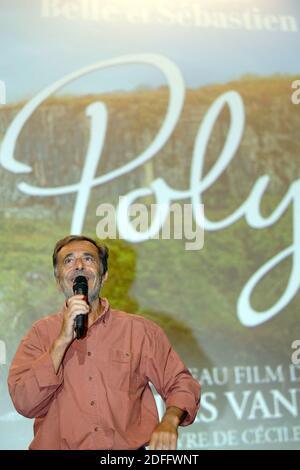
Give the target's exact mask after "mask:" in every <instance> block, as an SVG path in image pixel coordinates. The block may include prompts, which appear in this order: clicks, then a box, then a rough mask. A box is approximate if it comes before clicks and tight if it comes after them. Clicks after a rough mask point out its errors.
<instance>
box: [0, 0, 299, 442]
mask: <svg viewBox="0 0 300 470" xmlns="http://www.w3.org/2000/svg"><path fill="white" fill-rule="evenodd" d="M299 28H300V5H299V2H298V1H297V0H287V1H284V2H283V1H279V0H269V1H268V0H256V1H255V0H243V1H237V0H236V1H235V0H209V1H208V0H207V1H205V0H186V1H183V0H178V1H177V0H159V1H158V0H157V1H156V0H143V1H137V0H66V1H63V0H43V1H42V0H27V1H26V2H25V1H23V0H0V37H1V41H0V48H1V52H0V80H1V81H0V103H1V104H0V145H1V147H0V174H1V186H0V191H1V211H0V221H1V222H0V241H1V270H0V278H1V282H0V340H1V342H0V361H1V366H0V367H1V377H0V380H1V382H0V390H1V400H0V447H1V448H2V449H26V448H27V447H28V444H29V443H30V441H31V439H32V425H33V422H32V420H29V419H26V418H23V417H22V416H20V415H19V414H18V413H17V412H16V411H15V409H14V407H13V405H12V403H11V400H10V397H9V395H8V391H7V385H6V378H7V373H8V369H9V365H10V362H11V359H12V357H13V355H14V353H15V351H16V348H17V346H18V344H19V342H20V340H21V338H22V337H23V336H24V335H25V333H26V332H27V331H28V329H29V328H30V326H31V325H32V323H33V322H34V321H35V320H37V319H39V318H41V317H43V316H45V315H48V314H50V313H54V312H55V311H57V310H58V309H59V308H60V306H61V305H62V303H63V297H62V295H61V294H59V293H58V291H57V289H56V286H55V280H54V276H53V270H52V265H51V255H52V251H53V247H54V244H55V242H56V241H57V240H58V239H60V238H62V237H64V236H65V235H67V234H70V233H72V234H81V233H83V234H85V235H88V236H91V237H94V238H95V237H97V238H100V239H102V240H105V243H106V244H107V246H108V247H109V249H110V264H109V280H108V282H107V283H106V285H105V288H104V290H103V296H105V297H107V298H108V299H109V301H110V303H111V305H112V306H113V307H115V308H118V309H123V310H125V311H127V312H131V313H136V314H139V315H143V316H145V317H146V318H150V319H151V320H154V321H155V322H156V323H158V324H159V325H161V326H162V327H163V328H164V330H165V331H166V333H167V334H168V336H169V338H170V340H171V342H172V344H173V345H174V348H175V349H176V350H177V352H178V353H179V354H180V356H181V357H182V358H183V360H184V361H185V363H186V364H187V366H188V367H189V368H190V370H191V371H192V373H193V374H194V376H195V377H196V378H197V379H198V380H199V382H200V383H201V384H202V400H201V408H200V411H199V414H198V416H197V418H196V421H195V422H194V423H193V424H192V425H191V426H188V427H181V428H180V431H179V441H178V448H179V449H200V450H201V449H288V448H289V449H296V448H299V445H300V425H299V406H300V405H299V404H300V321H299V320H300V319H299V312H300V305H299V300H300V299H299V284H300V139H299V135H300V134H299V131H300V62H299V44H300V34H299ZM156 398H157V406H158V409H159V412H160V413H162V412H163V405H162V401H161V399H160V398H159V397H158V396H157V397H156Z"/></svg>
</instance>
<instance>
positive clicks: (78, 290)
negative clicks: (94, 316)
mask: <svg viewBox="0 0 300 470" xmlns="http://www.w3.org/2000/svg"><path fill="white" fill-rule="evenodd" d="M88 291H89V288H88V282H87V278H86V277H84V276H77V277H76V279H75V280H74V284H73V292H74V295H84V296H85V297H86V299H87V298H88ZM85 317H86V315H83V314H80V315H77V317H76V318H75V331H76V338H77V339H80V338H82V337H83V335H84V332H85V322H86V318H85Z"/></svg>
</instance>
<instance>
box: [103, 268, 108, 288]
mask: <svg viewBox="0 0 300 470" xmlns="http://www.w3.org/2000/svg"><path fill="white" fill-rule="evenodd" d="M107 278H108V271H106V273H105V274H104V276H102V281H101V283H102V285H103V284H104V283H105V282H106V281H107Z"/></svg>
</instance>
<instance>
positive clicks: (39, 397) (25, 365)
mask: <svg viewBox="0 0 300 470" xmlns="http://www.w3.org/2000/svg"><path fill="white" fill-rule="evenodd" d="M62 383H63V366H62V365H61V367H60V368H59V371H58V373H57V374H56V373H55V369H54V364H53V362H52V358H51V356H50V354H49V350H47V349H46V348H45V347H43V346H42V345H41V342H40V340H39V336H38V332H37V330H36V328H35V326H33V327H32V328H31V330H30V331H29V333H28V334H27V336H25V338H23V339H22V341H21V344H20V346H19V348H18V350H17V352H16V354H15V357H14V358H13V361H12V364H11V367H10V370H9V374H8V388H9V393H10V396H11V399H12V401H13V404H14V405H15V408H16V410H17V411H18V412H19V413H20V414H22V415H23V416H26V417H27V418H37V417H40V416H43V415H45V414H46V413H47V411H48V409H49V406H50V404H51V402H52V399H53V398H54V396H55V392H56V391H57V389H58V388H59V387H60V386H61V385H62Z"/></svg>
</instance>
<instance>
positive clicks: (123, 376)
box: [108, 349, 136, 391]
mask: <svg viewBox="0 0 300 470" xmlns="http://www.w3.org/2000/svg"><path fill="white" fill-rule="evenodd" d="M108 364H109V370H108V385H109V386H110V387H111V388H112V389H116V390H123V391H129V390H133V389H134V388H135V384H136V374H135V372H134V358H133V355H132V353H131V352H130V351H124V350H121V349H110V351H109V359H108Z"/></svg>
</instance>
